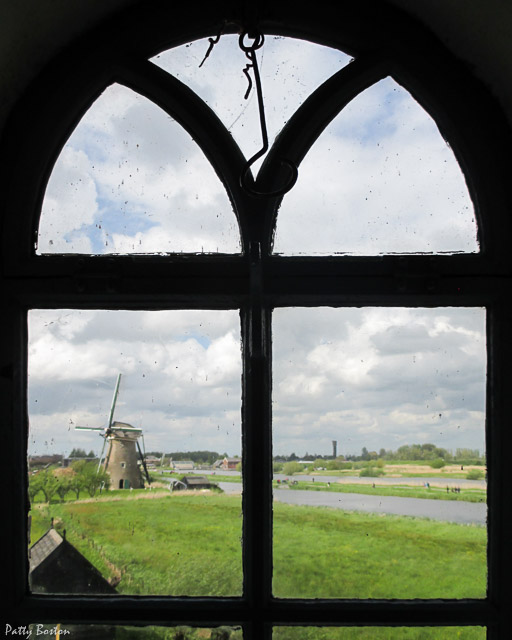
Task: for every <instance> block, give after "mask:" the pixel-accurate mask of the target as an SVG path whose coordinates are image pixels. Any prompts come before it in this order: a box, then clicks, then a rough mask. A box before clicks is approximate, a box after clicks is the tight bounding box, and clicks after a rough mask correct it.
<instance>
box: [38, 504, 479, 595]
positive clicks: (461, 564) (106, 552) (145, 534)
mask: <svg viewBox="0 0 512 640" xmlns="http://www.w3.org/2000/svg"><path fill="white" fill-rule="evenodd" d="M51 517H54V518H55V523H56V526H57V528H61V529H63V528H65V529H66V531H67V538H68V539H69V541H70V542H71V543H72V544H74V545H75V546H76V547H77V548H78V549H79V550H80V551H81V552H82V553H83V554H84V555H85V556H86V557H88V558H89V559H90V560H91V562H93V564H95V566H97V568H98V569H99V570H100V571H101V572H102V573H103V574H104V575H105V576H107V577H110V578H115V577H116V576H117V577H120V578H121V581H120V583H119V586H118V591H120V592H121V593H124V594H158V595H191V596H208V595H216V596H236V595H240V594H241V593H242V547H241V535H242V516H241V506H240V498H239V497H233V496H226V495H219V494H199V495H180V494H173V495H168V494H167V495H164V497H157V494H154V495H153V496H152V498H151V499H150V498H148V499H139V500H137V499H134V498H133V496H132V497H131V499H113V500H108V499H105V497H104V498H101V499H99V500H94V501H89V502H85V501H80V502H68V503H62V504H52V505H49V506H43V507H40V508H38V509H34V510H33V515H32V527H33V531H34V533H35V532H36V531H37V532H39V533H40V532H43V531H44V530H45V529H46V528H47V527H48V524H49V522H50V518H51ZM34 537H35V536H34ZM273 589H274V593H275V595H276V596H278V597H284V598H286V597H301V598H302V597H306V598H318V597H325V598H482V597H484V596H485V593H486V529H485V528H484V527H478V526H463V525H456V524H450V523H440V522H435V521H430V520H426V519H419V518H418V519H415V518H405V517H397V516H381V515H374V514H362V513H354V512H344V511H340V510H334V509H328V508H322V507H298V506H292V505H286V504H280V503H276V504H275V505H274V583H273Z"/></svg>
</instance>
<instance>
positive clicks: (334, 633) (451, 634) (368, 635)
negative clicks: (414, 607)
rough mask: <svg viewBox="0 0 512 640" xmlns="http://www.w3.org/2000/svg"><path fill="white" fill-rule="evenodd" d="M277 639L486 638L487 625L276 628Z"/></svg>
mask: <svg viewBox="0 0 512 640" xmlns="http://www.w3.org/2000/svg"><path fill="white" fill-rule="evenodd" d="M272 638H273V640H337V639H339V640H345V639H346V640H349V639H350V640H352V639H354V640H356V639H357V640H453V638H460V639H461V640H485V638H486V629H485V627H274V632H273V634H272Z"/></svg>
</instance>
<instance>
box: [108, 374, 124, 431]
mask: <svg viewBox="0 0 512 640" xmlns="http://www.w3.org/2000/svg"><path fill="white" fill-rule="evenodd" d="M120 384H121V374H118V376H117V382H116V386H115V389H114V397H113V398H112V405H111V407H110V413H109V416H108V424H107V429H110V427H111V426H112V421H113V420H114V411H115V408H116V402H117V396H118V394H119V385H120Z"/></svg>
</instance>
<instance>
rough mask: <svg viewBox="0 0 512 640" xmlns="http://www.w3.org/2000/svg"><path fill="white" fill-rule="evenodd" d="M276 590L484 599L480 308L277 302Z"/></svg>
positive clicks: (482, 319)
mask: <svg viewBox="0 0 512 640" xmlns="http://www.w3.org/2000/svg"><path fill="white" fill-rule="evenodd" d="M273 360H274V373H273V425H274V426H273V455H274V460H273V463H274V480H273V486H274V558H273V560H274V576H273V592H274V595H276V596H277V597H282V598H287V597H294V598H295V597H304V598H404V599H407V598H484V597H485V596H486V588H487V564H486V546H487V529H486V519H487V518H486V517H487V506H486V466H485V465H486V460H485V386H486V337H485V310H484V309H479V308H434V309H407V308H371V307H370V308H364V309H355V308H345V309H330V308H320V309H276V310H275V311H274V317H273Z"/></svg>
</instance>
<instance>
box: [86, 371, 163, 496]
mask: <svg viewBox="0 0 512 640" xmlns="http://www.w3.org/2000/svg"><path fill="white" fill-rule="evenodd" d="M120 383H121V374H119V375H118V376H117V382H116V386H115V389H114V397H113V398H112V405H111V407H110V413H109V416H108V423H107V426H106V427H78V426H77V427H75V429H79V430H82V431H99V432H100V435H101V437H102V438H103V447H102V449H101V454H100V459H99V462H98V471H99V470H100V468H101V465H102V462H103V466H104V468H105V471H107V472H108V473H109V475H110V480H111V488H112V489H130V488H133V489H142V488H143V487H144V479H143V477H142V474H141V471H140V468H139V465H138V457H139V458H140V460H141V464H142V468H143V469H144V475H145V476H146V479H147V481H148V484H151V480H150V479H149V473H148V470H147V467H146V461H145V460H144V455H143V454H142V451H141V448H140V445H139V438H142V441H143V442H144V437H143V435H142V429H137V428H136V427H132V426H131V425H130V424H127V423H126V422H117V421H115V420H114V411H115V408H116V401H117V396H118V395H119V385H120ZM107 444H108V448H107V455H106V456H105V459H104V461H103V454H104V452H105V448H106V446H107ZM137 454H138V456H137Z"/></svg>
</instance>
